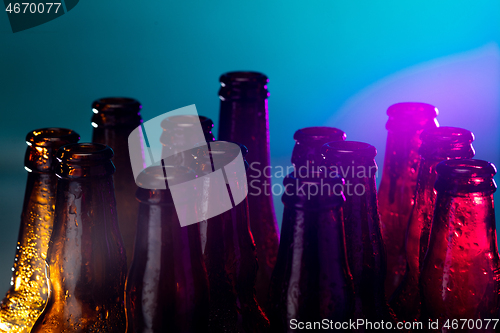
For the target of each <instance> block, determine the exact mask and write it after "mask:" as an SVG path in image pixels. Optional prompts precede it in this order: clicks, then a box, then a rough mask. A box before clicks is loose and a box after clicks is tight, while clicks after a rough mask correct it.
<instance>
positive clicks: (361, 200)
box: [322, 141, 394, 321]
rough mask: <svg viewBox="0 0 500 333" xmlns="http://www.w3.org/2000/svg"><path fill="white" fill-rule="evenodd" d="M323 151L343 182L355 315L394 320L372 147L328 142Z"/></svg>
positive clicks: (333, 170) (345, 142) (330, 165)
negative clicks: (387, 293) (387, 288)
mask: <svg viewBox="0 0 500 333" xmlns="http://www.w3.org/2000/svg"><path fill="white" fill-rule="evenodd" d="M322 154H323V156H324V158H325V162H326V165H327V166H328V167H329V171H330V172H334V173H337V174H338V175H339V176H342V177H343V178H344V181H345V185H344V189H345V190H344V196H345V204H344V206H343V215H344V230H345V242H346V252H347V262H348V264H349V270H350V272H351V274H352V279H353V284H354V296H355V297H354V300H355V306H354V309H355V310H354V318H355V319H367V320H369V321H382V320H384V321H388V320H391V321H392V320H393V319H394V317H393V314H392V312H391V311H390V309H389V306H388V304H387V300H386V297H385V293H384V283H385V270H386V254H385V248H384V243H383V241H382V235H381V232H380V216H379V213H378V205H377V186H376V184H375V176H376V173H377V164H376V163H375V156H376V155H377V150H376V149H375V147H373V146H371V145H369V144H367V143H364V142H356V141H342V142H340V141H337V142H330V143H327V144H326V145H324V146H323V148H322Z"/></svg>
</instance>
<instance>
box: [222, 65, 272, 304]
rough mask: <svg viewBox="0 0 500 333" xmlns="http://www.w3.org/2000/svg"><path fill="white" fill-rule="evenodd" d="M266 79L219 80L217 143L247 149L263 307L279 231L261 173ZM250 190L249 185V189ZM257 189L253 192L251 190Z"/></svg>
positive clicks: (239, 75)
mask: <svg viewBox="0 0 500 333" xmlns="http://www.w3.org/2000/svg"><path fill="white" fill-rule="evenodd" d="M268 82H269V80H268V78H267V76H265V75H264V74H261V73H256V72H230V73H226V74H224V75H222V76H221V77H220V84H221V88H220V90H219V98H220V100H221V103H220V117H219V140H226V141H231V142H239V143H241V144H243V145H245V146H246V147H247V148H248V151H249V155H248V157H247V160H248V163H250V169H249V171H248V173H249V182H250V181H252V184H253V189H252V190H251V191H252V193H251V194H250V195H249V196H248V207H249V210H250V227H251V230H252V234H253V237H254V239H255V245H256V247H257V258H258V263H259V270H258V271H257V281H256V285H255V287H256V289H257V300H258V301H259V303H261V304H264V303H265V302H266V300H267V292H268V288H269V282H270V279H271V274H272V271H273V268H274V265H275V263H276V255H277V253H278V245H279V229H278V223H277V222H276V216H275V213H274V204H273V198H272V195H271V179H270V178H269V177H267V176H266V174H267V173H265V172H264V171H265V170H266V167H267V168H268V167H269V166H270V165H271V154H270V146H269V117H268V108H267V98H268V97H269V92H268V90H267V84H268ZM251 186H252V185H251ZM255 188H257V189H255Z"/></svg>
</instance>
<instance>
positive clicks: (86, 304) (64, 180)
mask: <svg viewBox="0 0 500 333" xmlns="http://www.w3.org/2000/svg"><path fill="white" fill-rule="evenodd" d="M112 156H113V151H112V150H111V148H109V147H107V146H105V145H101V144H91V143H81V144H71V145H66V146H64V147H62V148H61V149H59V151H58V152H57V159H58V161H59V163H58V165H57V166H56V175H57V176H58V177H59V178H60V179H59V180H58V182H57V198H56V211H55V216H54V231H53V233H52V236H51V239H50V244H49V250H48V255H47V262H48V265H49V274H50V288H51V291H50V293H49V299H48V301H47V305H46V307H45V310H44V311H43V313H42V315H41V316H40V317H39V318H38V320H37V321H36V323H35V326H34V327H33V329H32V331H31V332H32V333H42V332H43V333H61V332H82V333H83V332H113V333H115V332H116V333H123V332H124V331H125V310H124V303H123V297H124V287H125V277H126V265H127V263H126V259H125V251H124V249H123V243H122V240H121V237H120V232H119V230H118V223H117V219H116V203H115V196H114V192H113V179H112V177H111V176H112V174H113V172H114V171H115V167H114V165H113V163H112V162H111V158H112Z"/></svg>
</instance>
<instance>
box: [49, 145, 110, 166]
mask: <svg viewBox="0 0 500 333" xmlns="http://www.w3.org/2000/svg"><path fill="white" fill-rule="evenodd" d="M113 155H114V152H113V149H111V147H109V146H106V145H104V144H100V143H90V142H83V143H72V144H68V145H65V146H63V147H61V148H60V149H59V150H58V151H57V155H56V156H57V160H58V161H59V162H60V163H77V164H78V163H85V162H99V161H105V160H111V158H112V157H113Z"/></svg>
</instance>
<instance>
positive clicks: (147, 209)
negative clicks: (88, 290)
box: [125, 166, 209, 333]
mask: <svg viewBox="0 0 500 333" xmlns="http://www.w3.org/2000/svg"><path fill="white" fill-rule="evenodd" d="M194 176H195V175H194V173H193V172H190V171H189V169H187V168H184V167H176V168H170V170H169V172H168V177H169V182H168V183H167V181H166V178H165V173H164V170H163V168H162V167H161V166H157V167H149V168H146V169H145V170H144V171H143V172H142V173H141V174H140V175H139V177H138V179H137V181H138V185H139V186H141V185H145V186H144V187H145V188H142V187H140V188H139V189H138V190H137V199H138V200H139V202H140V206H139V218H138V223H137V239H136V244H135V253H134V260H133V262H132V266H131V267H130V270H129V273H128V278H127V284H126V295H125V298H126V309H127V332H128V333H140V332H149V333H162V332H186V333H191V332H193V333H195V332H206V330H207V327H208V306H209V303H208V302H209V291H208V278H207V272H206V268H205V264H204V262H203V256H202V253H201V243H200V230H199V223H196V224H192V225H188V226H185V227H181V225H180V223H179V219H178V217H177V213H176V208H175V207H174V202H173V199H172V195H171V193H170V190H168V186H169V184H170V185H172V184H176V183H182V182H184V181H189V180H191V179H194V178H195V177H194ZM165 186H166V187H167V189H166V190H165V189H163V190H162V189H161V188H164V187H165ZM146 188H148V189H146ZM154 188H159V190H158V189H154Z"/></svg>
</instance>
